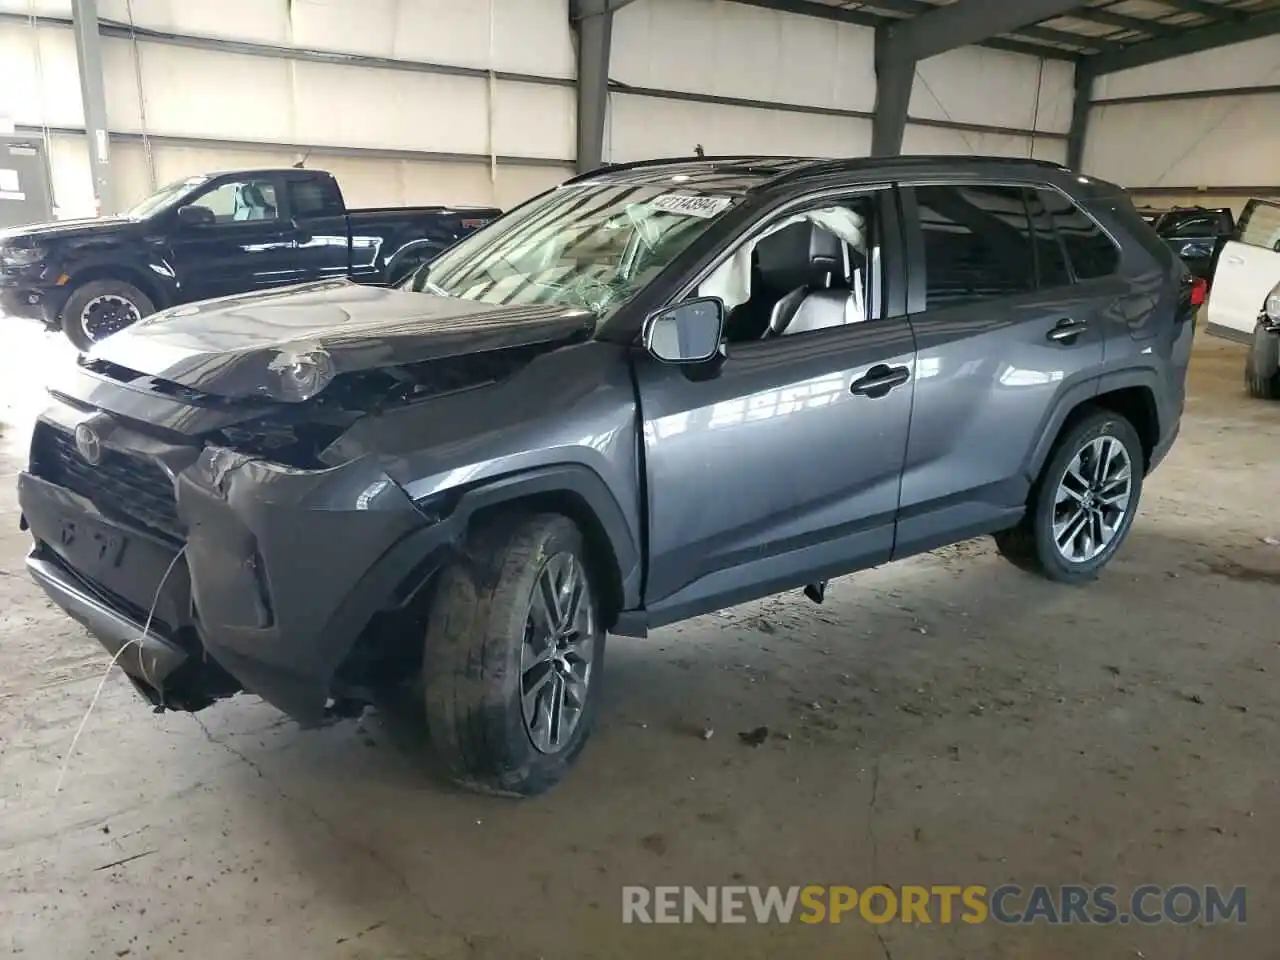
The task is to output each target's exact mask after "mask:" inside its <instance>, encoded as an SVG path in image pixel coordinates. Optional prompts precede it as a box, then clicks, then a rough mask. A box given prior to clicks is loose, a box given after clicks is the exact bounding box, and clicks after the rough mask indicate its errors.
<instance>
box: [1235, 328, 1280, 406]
mask: <svg viewBox="0 0 1280 960" xmlns="http://www.w3.org/2000/svg"><path fill="white" fill-rule="evenodd" d="M1244 382H1245V387H1246V388H1247V389H1248V391H1249V396H1251V397H1257V398H1258V399H1260V400H1280V333H1272V332H1271V331H1270V330H1267V329H1266V328H1265V327H1264V326H1263V325H1262V324H1258V325H1257V326H1256V327H1255V328H1254V330H1253V345H1252V346H1251V347H1250V348H1249V358H1248V359H1247V360H1246V361H1245V365H1244Z"/></svg>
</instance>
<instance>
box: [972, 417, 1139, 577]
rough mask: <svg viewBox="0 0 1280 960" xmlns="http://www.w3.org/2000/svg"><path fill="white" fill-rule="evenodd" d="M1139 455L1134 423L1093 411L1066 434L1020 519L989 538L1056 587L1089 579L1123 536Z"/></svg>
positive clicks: (1132, 509) (1135, 492)
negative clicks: (994, 536)
mask: <svg viewBox="0 0 1280 960" xmlns="http://www.w3.org/2000/svg"><path fill="white" fill-rule="evenodd" d="M1144 464H1145V455H1144V453H1143V450H1142V442H1141V441H1140V440H1139V439H1138V434H1137V431H1135V430H1134V429H1133V425H1132V424H1130V423H1129V421H1128V420H1126V419H1125V418H1124V417H1122V416H1120V415H1119V414H1115V413H1111V412H1110V411H1105V410H1103V411H1098V412H1096V413H1092V414H1089V415H1088V416H1086V417H1084V418H1083V419H1082V420H1080V421H1079V422H1078V423H1076V424H1075V425H1074V426H1072V427H1071V428H1069V429H1068V431H1067V432H1066V433H1065V434H1064V435H1063V437H1062V438H1061V440H1060V441H1059V442H1058V444H1057V446H1056V447H1055V449H1054V453H1053V455H1052V456H1051V457H1050V459H1049V462H1048V463H1047V464H1046V465H1045V467H1044V470H1043V471H1041V474H1040V477H1039V479H1038V480H1037V481H1036V483H1035V485H1034V486H1033V487H1032V490H1031V497H1030V499H1029V501H1028V503H1027V514H1026V516H1025V517H1024V518H1023V520H1022V522H1021V523H1019V524H1018V526H1016V527H1014V528H1013V529H1012V530H1006V531H1003V532H1002V533H998V534H996V546H997V548H998V549H999V550H1000V553H1001V554H1002V555H1003V556H1004V557H1005V558H1006V559H1008V560H1010V561H1011V562H1013V563H1014V564H1015V565H1016V566H1019V567H1021V568H1022V569H1024V570H1029V571H1032V572H1034V573H1038V574H1040V575H1041V576H1044V577H1046V578H1048V579H1049V580H1056V581H1058V582H1060V583H1081V582H1083V581H1086V580H1092V579H1093V578H1095V577H1096V576H1097V575H1098V574H1099V573H1100V572H1101V570H1102V568H1103V567H1105V566H1106V565H1107V563H1109V562H1110V560H1111V558H1112V557H1113V556H1115V553H1116V551H1117V550H1118V549H1119V548H1120V544H1121V543H1123V542H1124V538H1125V537H1126V536H1127V535H1128V533H1129V528H1130V526H1131V525H1132V524H1133V517H1134V514H1135V513H1136V512H1137V509H1138V499H1139V498H1140V497H1141V495H1142V479H1143V472H1144V469H1145V467H1144Z"/></svg>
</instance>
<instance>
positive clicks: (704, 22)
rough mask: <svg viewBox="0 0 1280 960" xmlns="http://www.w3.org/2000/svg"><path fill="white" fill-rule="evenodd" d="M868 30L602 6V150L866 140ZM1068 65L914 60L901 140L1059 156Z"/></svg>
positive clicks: (641, 4)
mask: <svg viewBox="0 0 1280 960" xmlns="http://www.w3.org/2000/svg"><path fill="white" fill-rule="evenodd" d="M874 43H875V34H874V31H873V30H871V29H870V28H867V27H859V26H854V25H851V24H845V23H834V22H831V21H828V20H818V19H814V18H811V17H802V16H796V15H794V14H788V13H781V12H778V11H775V10H768V9H762V8H759V7H752V6H747V5H744V4H739V3H730V2H726V0H636V2H634V3H632V4H630V5H628V6H627V7H625V8H623V9H622V10H621V11H619V13H618V14H617V15H616V16H615V18H614V28H613V60H612V63H611V66H610V75H611V77H612V79H613V80H614V81H615V82H617V83H618V84H620V85H623V86H625V87H629V88H632V89H631V90H619V91H615V92H614V93H613V94H612V95H611V97H610V115H609V132H608V142H607V143H606V144H605V156H606V157H607V158H610V159H613V160H619V161H622V160H632V159H637V158H640V157H646V156H653V155H655V154H669V153H678V154H688V153H689V152H690V151H692V149H693V147H694V145H695V144H699V143H700V144H702V145H703V146H704V147H705V149H706V150H707V152H708V153H719V154H733V153H764V154H777V153H794V154H814V155H817V156H861V155H865V154H866V153H867V152H868V150H869V149H870V146H871V121H870V119H869V117H870V114H871V112H872V110H873V109H874V107H875V96H876V82H875V67H874ZM1072 96H1073V68H1072V66H1071V65H1070V64H1069V63H1064V62H1061V61H1045V60H1040V59H1038V58H1035V57H1029V56H1022V55H1020V54H1016V53H1005V52H1002V51H998V50H988V49H985V48H980V47H970V48H964V49H961V50H954V51H951V52H950V53H945V54H943V55H941V56H938V57H933V58H932V59H929V60H926V61H924V62H922V63H921V64H920V66H919V69H918V71H917V75H916V83H915V87H914V90H913V94H912V98H911V116H912V118H913V119H914V120H917V121H920V122H916V123H911V124H908V126H907V132H906V138H905V142H904V146H903V149H904V150H905V151H907V152H912V153H979V154H998V155H1002V156H1023V157H1026V156H1035V157H1040V158H1044V159H1051V160H1059V161H1061V160H1065V159H1066V140H1065V136H1066V132H1067V129H1068V128H1069V126H1070V124H1071V104H1072Z"/></svg>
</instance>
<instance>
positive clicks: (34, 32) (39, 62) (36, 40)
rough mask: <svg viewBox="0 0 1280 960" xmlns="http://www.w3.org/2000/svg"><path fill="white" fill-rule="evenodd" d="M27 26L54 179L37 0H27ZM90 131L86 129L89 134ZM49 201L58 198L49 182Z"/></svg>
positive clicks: (46, 156) (42, 131)
mask: <svg viewBox="0 0 1280 960" xmlns="http://www.w3.org/2000/svg"><path fill="white" fill-rule="evenodd" d="M27 27H28V28H29V29H30V30H31V44H32V46H33V47H34V49H35V53H36V95H37V96H38V97H39V98H40V142H41V143H42V144H43V145H44V162H45V168H46V170H48V171H50V173H48V174H47V176H49V178H50V180H52V170H53V137H52V135H51V134H50V133H49V113H48V111H47V110H46V109H45V103H44V97H45V88H44V58H43V57H42V56H41V54H40V23H39V20H38V19H37V18H36V0H27ZM88 133H89V131H88V130H86V131H85V136H86V137H87V136H88ZM48 188H49V202H50V203H52V204H53V205H54V206H55V207H56V206H57V200H56V199H55V198H54V196H53V183H52V182H50V183H49V184H48Z"/></svg>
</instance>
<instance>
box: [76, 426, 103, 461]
mask: <svg viewBox="0 0 1280 960" xmlns="http://www.w3.org/2000/svg"><path fill="white" fill-rule="evenodd" d="M76 450H78V451H79V452H80V456H82V457H84V461H85V463H87V464H89V465H90V466H91V467H96V466H97V465H98V464H100V463H101V462H102V438H101V437H99V436H98V432H97V431H96V430H94V429H93V427H91V426H89V425H88V424H87V423H82V424H80V425H79V426H78V427H76Z"/></svg>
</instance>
